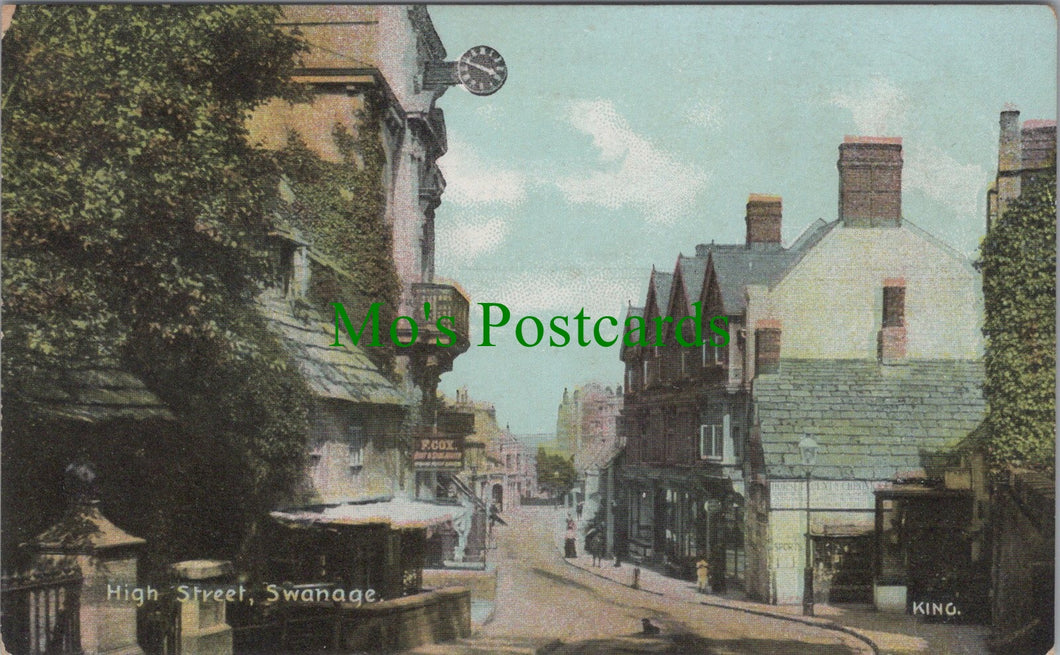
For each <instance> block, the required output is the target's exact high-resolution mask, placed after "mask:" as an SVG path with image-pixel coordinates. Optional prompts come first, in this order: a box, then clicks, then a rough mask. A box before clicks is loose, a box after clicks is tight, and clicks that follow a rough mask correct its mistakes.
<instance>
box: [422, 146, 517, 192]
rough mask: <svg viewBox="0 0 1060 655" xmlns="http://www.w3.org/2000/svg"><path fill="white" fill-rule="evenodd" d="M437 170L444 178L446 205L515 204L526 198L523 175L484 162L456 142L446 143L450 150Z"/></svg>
mask: <svg viewBox="0 0 1060 655" xmlns="http://www.w3.org/2000/svg"><path fill="white" fill-rule="evenodd" d="M438 168H440V169H441V171H442V175H444V176H445V181H446V187H445V195H444V201H445V202H449V203H453V204H456V205H478V204H492V203H501V204H506V205H517V204H519V203H521V202H523V201H524V200H525V199H526V186H527V181H526V176H524V175H523V174H522V173H520V172H518V171H511V170H505V169H503V168H501V167H499V166H497V165H495V164H492V163H490V162H486V161H483V160H482V158H481V157H480V156H479V154H478V152H477V151H476V150H475V149H474V148H472V147H471V146H470V145H468V144H466V143H464V142H463V141H461V140H459V139H450V140H449V150H448V152H446V154H445V156H444V157H442V158H441V159H439V160H438Z"/></svg>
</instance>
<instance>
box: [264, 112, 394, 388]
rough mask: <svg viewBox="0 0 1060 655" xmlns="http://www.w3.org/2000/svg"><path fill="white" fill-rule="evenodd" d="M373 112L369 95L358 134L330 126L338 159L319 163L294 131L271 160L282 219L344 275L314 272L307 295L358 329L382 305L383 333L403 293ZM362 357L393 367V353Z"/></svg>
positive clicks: (374, 351) (381, 350) (378, 350)
mask: <svg viewBox="0 0 1060 655" xmlns="http://www.w3.org/2000/svg"><path fill="white" fill-rule="evenodd" d="M378 106H379V103H378V101H377V100H375V99H374V98H373V97H372V96H370V95H369V96H368V97H367V98H366V101H365V107H364V108H363V109H362V110H361V111H360V112H359V115H358V125H359V126H360V128H359V130H358V133H357V134H356V135H352V134H350V133H349V131H348V130H347V129H346V127H345V126H344V125H343V124H341V123H337V124H336V125H335V126H334V128H333V130H332V139H333V142H334V144H335V146H336V150H337V151H338V153H339V155H340V157H341V160H340V161H338V162H330V161H326V160H324V159H322V158H321V157H320V156H318V155H317V154H316V153H314V152H313V151H311V150H310V149H309V148H308V147H307V146H306V144H305V142H304V141H303V140H302V139H301V137H300V136H299V135H297V134H296V133H293V132H292V133H289V134H288V137H287V145H286V147H285V148H284V149H283V150H282V151H280V152H279V153H278V156H277V159H278V161H279V163H280V169H281V171H282V172H283V175H284V179H285V180H286V181H287V183H288V184H289V185H290V188H291V191H292V192H293V195H294V199H293V200H292V201H291V202H290V203H289V204H288V206H287V207H285V208H284V211H283V214H284V218H285V219H286V220H288V221H289V222H290V224H291V225H292V226H293V227H295V228H297V229H298V230H299V231H300V232H302V234H303V235H304V236H305V237H306V238H307V239H309V240H310V241H311V242H312V245H313V248H314V249H315V250H317V251H318V252H320V253H322V254H324V255H325V256H326V257H327V258H328V259H330V260H331V261H332V262H334V263H335V264H336V265H337V266H338V267H339V268H340V269H342V271H343V272H344V273H346V274H348V277H347V276H346V275H342V274H339V273H336V272H335V271H333V270H328V269H326V268H323V267H321V268H320V269H319V270H314V274H313V276H312V278H311V279H312V282H311V284H312V288H311V289H310V295H311V297H312V298H313V299H314V300H316V302H317V304H318V305H320V307H321V309H322V311H323V312H324V315H325V316H331V314H332V309H331V304H330V303H332V302H341V303H342V304H343V307H345V308H346V311H347V313H348V314H349V316H350V317H351V318H354V317H355V320H356V322H357V323H358V324H360V321H361V320H362V319H363V317H364V316H366V315H367V313H368V309H369V307H370V306H371V304H372V303H373V302H382V303H383V307H382V310H381V312H380V324H381V325H382V326H383V328H382V329H383V331H384V332H385V331H386V326H388V325H390V322H391V321H392V320H393V318H394V316H395V315H396V311H395V310H396V308H397V302H398V299H399V297H400V293H401V288H400V283H399V281H398V275H397V271H396V269H395V268H394V261H393V258H392V256H391V237H390V229H389V226H388V225H387V224H386V221H385V216H384V210H385V207H386V198H385V196H384V193H385V192H384V187H383V167H384V166H385V164H386V157H385V154H384V152H383V144H382V140H381V136H380V133H379V130H380V116H379V109H378ZM368 353H369V355H370V356H372V357H375V358H376V360H377V363H378V364H380V365H381V366H382V367H383V368H384V369H387V370H389V369H390V368H391V367H392V365H393V352H392V349H390V348H371V349H368Z"/></svg>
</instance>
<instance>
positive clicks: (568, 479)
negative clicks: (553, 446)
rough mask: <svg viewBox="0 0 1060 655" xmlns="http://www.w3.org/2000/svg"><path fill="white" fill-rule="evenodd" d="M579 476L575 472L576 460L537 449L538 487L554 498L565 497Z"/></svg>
mask: <svg viewBox="0 0 1060 655" xmlns="http://www.w3.org/2000/svg"><path fill="white" fill-rule="evenodd" d="M577 477H578V474H577V473H576V472H575V470H574V458H573V457H564V456H563V455H559V454H556V453H549V452H548V451H546V450H545V449H544V448H538V449H537V487H538V489H542V490H545V491H547V492H548V493H549V494H551V495H552V497H553V498H558V497H560V496H563V495H565V494H566V493H567V492H569V491H570V490H571V489H573V488H574V482H575V481H576V480H577Z"/></svg>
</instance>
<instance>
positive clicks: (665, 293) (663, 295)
mask: <svg viewBox="0 0 1060 655" xmlns="http://www.w3.org/2000/svg"><path fill="white" fill-rule="evenodd" d="M673 284H674V276H673V274H672V273H663V272H662V271H658V270H656V269H654V268H653V269H652V270H651V279H650V280H649V281H648V295H647V297H646V298H645V301H644V316H647V315H648V314H649V313H651V311H652V310H653V309H654V311H655V314H656V315H663V314H665V313H666V304H667V303H668V302H669V300H670V290H671V288H672V287H673ZM652 288H654V289H655V307H651V304H650V303H649V302H648V299H649V298H651V297H652V293H651V291H652Z"/></svg>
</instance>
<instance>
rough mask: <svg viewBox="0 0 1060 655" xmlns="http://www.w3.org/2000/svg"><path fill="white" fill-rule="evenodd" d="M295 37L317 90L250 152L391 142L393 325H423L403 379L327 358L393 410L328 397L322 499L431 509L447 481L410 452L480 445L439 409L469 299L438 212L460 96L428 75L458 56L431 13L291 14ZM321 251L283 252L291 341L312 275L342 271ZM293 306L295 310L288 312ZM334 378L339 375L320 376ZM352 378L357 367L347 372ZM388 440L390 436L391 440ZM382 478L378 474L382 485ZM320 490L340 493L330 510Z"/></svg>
mask: <svg viewBox="0 0 1060 655" xmlns="http://www.w3.org/2000/svg"><path fill="white" fill-rule="evenodd" d="M283 24H284V25H285V26H286V27H288V28H290V29H294V30H298V31H299V32H300V33H301V35H302V36H303V38H305V40H306V41H307V42H308V43H309V46H310V47H309V50H308V51H307V52H306V53H305V54H304V56H303V59H302V66H301V68H300V69H299V70H297V71H296V74H295V76H294V79H295V81H297V82H301V83H303V84H305V85H306V86H307V87H308V89H309V95H310V100H309V101H308V102H297V103H289V102H287V101H284V100H280V99H275V100H273V101H271V102H270V103H268V104H266V105H264V106H262V107H261V108H259V109H258V110H257V111H256V112H255V113H254V114H253V115H252V116H251V117H250V118H249V121H248V129H249V132H250V136H251V139H252V140H254V141H257V142H260V143H261V144H263V145H264V146H266V147H268V148H271V149H276V150H279V149H283V148H284V147H285V146H286V145H287V144H288V142H289V140H290V138H291V137H292V135H297V138H298V139H300V140H301V141H302V142H303V143H304V144H305V146H306V147H307V148H308V149H309V150H310V151H311V152H313V153H315V154H316V155H318V156H320V157H321V158H322V159H324V160H325V161H327V162H332V163H343V162H346V161H348V160H347V159H346V158H344V157H345V155H344V153H342V152H340V150H341V148H340V145H341V144H340V142H339V140H338V139H337V138H336V136H335V135H336V134H337V133H345V134H349V135H354V136H356V135H359V134H362V133H367V134H373V133H378V135H379V137H378V138H379V146H380V147H381V150H382V153H383V160H384V161H383V162H382V165H381V170H380V171H379V178H380V179H379V181H378V182H379V184H380V186H381V191H382V195H383V202H382V212H383V215H384V222H385V224H386V226H387V230H388V232H389V237H390V239H389V242H390V247H391V252H390V258H391V260H392V262H393V265H394V268H395V270H396V273H397V277H398V282H399V284H400V292H399V295H398V298H397V305H398V306H397V307H395V308H393V314H394V315H408V316H413V317H415V318H416V319H417V322H418V324H419V326H421V327H420V329H419V335H418V338H417V339H416V341H415V345H413V346H411V347H407V348H395V349H394V352H393V355H394V357H395V360H396V371H395V375H392V376H390V378H389V379H384V377H383V376H382V374H381V372H380V371H379V370H376V367H374V366H373V365H372V364H371V362H369V361H368V359H367V358H366V357H364V353H363V352H361V351H359V350H358V349H357V348H356V347H355V346H352V344H346V347H345V350H346V351H347V352H346V353H345V354H338V353H328V354H327V355H326V356H324V355H322V356H321V357H322V358H324V359H327V357H331V358H332V359H342V358H344V357H345V358H346V359H351V358H352V359H356V360H357V361H358V365H356V366H354V368H358V367H359V368H360V373H359V374H358V375H357V379H356V380H354V384H355V386H356V385H360V386H362V387H363V386H364V384H363V383H364V382H366V381H367V380H368V379H369V378H371V379H372V382H371V383H370V384H369V385H368V387H369V388H372V389H375V390H376V391H379V390H382V389H385V390H386V391H385V394H384V395H386V396H387V400H386V401H385V402H376V400H378V399H377V398H375V399H373V397H372V396H373V393H374V392H373V393H360V392H358V391H354V392H349V391H348V390H343V389H341V388H331V389H329V390H328V392H327V393H324V394H323V395H322V398H324V399H326V401H325V400H322V403H323V404H321V406H320V407H318V408H316V409H317V410H318V411H316V412H315V414H314V417H313V425H314V431H315V436H314V438H313V439H312V443H311V444H310V446H311V452H312V457H313V461H312V477H313V480H314V484H315V485H316V487H317V496H318V497H320V498H326V499H329V500H337V499H339V498H341V497H345V498H346V499H348V500H354V499H360V498H364V497H371V496H376V495H380V494H385V495H396V496H402V497H410V498H416V497H418V498H420V499H425V500H431V499H434V498H436V491H437V489H438V486H439V479H438V476H439V472H438V471H437V470H433V469H432V468H431V467H429V466H428V467H424V466H420V467H418V468H416V469H415V470H414V469H413V468H412V464H411V461H410V460H411V457H410V452H409V451H410V450H411V449H412V448H413V445H414V443H415V442H416V440H417V439H423V438H439V437H441V438H450V439H459V438H461V437H462V436H463V435H464V434H467V432H469V431H470V430H469V426H468V425H467V424H468V421H466V420H450V419H454V418H455V419H459V418H460V417H452V416H439V406H438V403H437V398H436V389H437V384H438V381H439V378H440V376H441V374H442V373H444V372H445V371H448V370H451V368H452V362H453V359H454V358H455V357H456V356H458V355H459V354H461V353H462V352H464V351H466V350H467V347H468V345H469V344H468V299H467V297H466V295H465V294H464V293H463V292H462V291H461V290H460V289H459V288H458V287H457V286H455V285H452V284H443V283H440V281H439V280H436V279H435V270H434V247H435V235H434V210H435V208H436V207H437V206H438V204H439V203H440V202H441V194H442V192H443V191H444V188H445V181H444V179H443V178H442V176H441V173H440V172H439V170H438V167H437V165H436V162H437V160H438V158H439V157H441V156H442V155H444V154H445V152H446V147H447V145H446V134H445V120H444V116H443V114H442V110H441V109H440V108H438V107H437V106H436V104H435V103H436V101H437V100H438V98H439V97H441V95H442V94H443V93H444V92H445V90H446V89H447V88H448V86H449V85H450V84H451V82H448V81H445V80H440V81H439V80H438V78H437V76H434V77H432V76H431V75H430V74H429V69H432V67H438V66H442V65H444V63H445V62H444V59H445V57H446V52H445V48H444V47H443V45H442V42H441V39H440V38H439V37H438V34H437V33H436V32H435V30H434V27H433V25H432V23H431V20H430V16H429V15H428V14H427V10H426V8H424V7H423V6H408V5H388V6H350V5H345V6H319V5H290V6H285V7H284V16H283ZM425 80H426V81H425ZM432 80H433V81H432ZM366 131H367V132H366ZM351 165H354V166H363V162H359V161H354V162H353V163H352V164H351ZM294 200H295V201H296V200H297V198H295V199H294ZM316 237H317V235H315V234H313V233H312V232H302V233H296V232H295V231H293V230H289V229H284V227H283V226H282V225H281V226H278V229H277V239H278V240H279V241H281V242H282V245H283V247H284V250H282V251H281V252H284V253H286V254H285V256H286V259H285V260H283V261H282V262H281V265H282V266H284V267H286V268H289V269H290V273H289V274H287V275H286V276H285V277H284V278H283V279H284V280H285V285H284V290H283V294H281V295H283V296H284V297H283V298H282V299H280V298H277V297H270V298H269V299H268V300H269V303H270V306H269V315H270V317H271V318H272V319H274V324H276V325H278V326H280V328H281V329H283V330H286V332H288V333H291V335H292V336H293V332H292V330H294V323H297V321H291V320H285V319H290V318H291V316H290V315H291V314H292V313H293V312H292V311H291V307H294V304H296V303H297V302H298V300H299V299H300V298H301V297H302V296H304V295H305V290H306V289H309V288H310V286H311V282H310V275H311V274H312V273H313V272H314V271H319V270H320V269H321V268H324V269H330V270H331V271H332V272H334V269H335V268H336V267H335V266H334V265H333V264H331V263H330V262H329V261H328V260H327V258H326V257H325V256H324V254H323V253H321V252H320V250H319V249H318V248H316V247H315V240H316ZM338 275H340V276H341V271H339V272H338ZM292 281H293V282H292ZM274 295H275V294H274ZM282 302H286V303H287V304H288V305H289V307H288V308H286V309H285V308H284V307H281V306H280V305H281V304H282ZM428 302H429V303H430V304H431V306H432V309H433V312H434V313H435V315H437V316H440V315H447V316H454V317H455V327H456V332H457V338H456V342H455V343H453V344H452V346H451V347H448V348H443V347H439V346H437V345H435V337H436V336H439V335H436V334H435V333H434V332H433V329H434V325H435V323H434V321H431V320H427V319H426V318H425V316H424V305H425V303H428ZM304 316H305V315H304V313H303V317H304ZM313 318H314V319H318V318H320V317H319V316H314V317H313ZM329 318H330V317H329ZM354 320H355V321H356V320H357V319H356V318H355V319H354ZM302 324H303V326H304V325H305V324H306V321H304V320H303V321H302ZM402 325H403V324H402ZM284 326H286V327H284ZM313 327H314V328H318V327H320V326H319V325H314V326H313ZM385 328H386V326H384V331H385ZM332 331H333V330H332ZM322 334H323V335H324V336H326V335H327V334H328V332H327V331H323V332H322ZM400 337H401V338H403V339H405V340H407V339H409V338H410V337H411V334H409V333H407V332H402V333H401V334H400ZM446 339H447V340H448V337H446ZM303 342H304V339H303ZM302 345H303V346H305V345H306V344H305V343H303V344H302ZM307 352H308V353H312V351H307ZM321 357H318V359H320V358H321ZM322 367H323V368H324V369H326V368H327V367H326V366H325V365H321V366H318V367H317V368H318V369H320V368H322ZM352 370H353V369H351V368H349V367H347V369H346V372H350V371H352ZM319 372H320V371H319V370H318V371H315V373H319ZM366 376H367V377H366ZM316 377H321V378H326V376H320V375H317V376H316ZM327 382H330V383H331V385H332V387H336V385H337V387H342V386H343V385H344V384H345V383H347V382H348V381H347V380H344V379H342V378H341V377H339V378H335V379H330V378H327ZM344 395H353V396H358V395H359V396H360V398H361V400H362V401H367V402H361V403H359V404H358V405H357V407H358V409H356V410H355V409H352V407H351V406H342V405H338V406H337V405H335V397H342V396H344ZM346 400H348V399H346ZM368 426H375V427H368ZM318 428H319V429H318ZM454 430H455V432H454ZM382 433H386V434H388V435H390V436H389V437H388V438H385V439H382V438H380V437H379V436H378V435H379V434H382ZM383 444H386V445H385V446H384V445H383ZM384 451H386V452H385V454H384ZM370 463H375V464H378V466H371V465H370ZM371 471H376V473H377V474H373V475H369V473H370V472H371ZM321 489H327V490H328V491H326V492H325V493H324V494H323V495H322V496H321V495H320V491H321Z"/></svg>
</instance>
